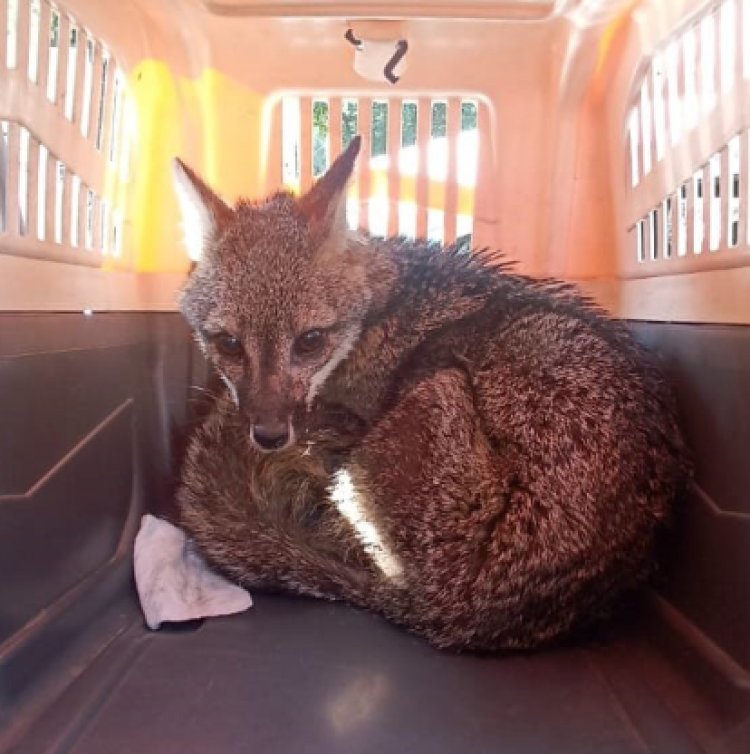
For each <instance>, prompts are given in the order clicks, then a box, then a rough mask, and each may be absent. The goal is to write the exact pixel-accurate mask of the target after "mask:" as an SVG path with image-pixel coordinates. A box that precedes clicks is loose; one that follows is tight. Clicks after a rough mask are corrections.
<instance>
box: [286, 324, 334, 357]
mask: <svg viewBox="0 0 750 754" xmlns="http://www.w3.org/2000/svg"><path fill="white" fill-rule="evenodd" d="M325 342H326V336H325V333H324V332H323V331H322V330H319V329H318V328H315V329H313V330H306V331H305V332H303V333H302V334H301V335H298V336H297V339H296V340H295V341H294V346H293V348H294V352H295V353H296V354H298V355H299V356H312V355H313V354H316V353H318V351H320V349H321V348H323V346H324V345H325Z"/></svg>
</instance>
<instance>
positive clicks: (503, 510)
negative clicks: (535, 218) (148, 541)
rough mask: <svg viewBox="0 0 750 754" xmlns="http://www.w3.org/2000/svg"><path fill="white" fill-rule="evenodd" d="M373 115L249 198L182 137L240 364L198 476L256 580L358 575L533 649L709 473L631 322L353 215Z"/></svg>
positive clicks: (211, 277)
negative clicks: (197, 164) (350, 223)
mask: <svg viewBox="0 0 750 754" xmlns="http://www.w3.org/2000/svg"><path fill="white" fill-rule="evenodd" d="M359 146H360V141H359V139H358V138H355V139H354V140H353V141H352V142H351V143H350V145H349V147H348V148H347V149H346V150H345V152H344V153H343V154H342V155H341V156H340V157H339V158H338V159H337V160H336V161H335V162H334V164H333V165H332V167H331V168H330V170H329V171H328V173H326V175H325V176H324V177H323V178H322V179H321V180H320V181H319V182H318V183H317V184H315V185H314V186H313V188H312V189H311V190H310V191H309V192H308V193H307V194H306V195H304V196H302V197H300V198H297V197H295V196H293V195H292V194H290V193H285V192H280V193H277V194H275V195H273V196H271V197H269V198H268V199H266V200H264V201H260V202H255V203H251V202H248V201H243V200H241V201H239V202H238V203H237V205H236V206H235V207H234V208H231V207H229V206H228V205H227V204H225V203H224V202H223V201H222V200H221V199H220V198H219V197H218V196H217V195H216V194H215V193H214V192H213V191H212V190H211V189H210V188H209V187H208V186H207V185H206V184H205V183H204V182H203V181H202V180H201V179H200V178H199V177H198V176H197V175H196V174H195V173H194V172H193V171H192V170H191V169H190V168H188V167H187V166H186V165H184V164H183V163H181V162H179V161H177V162H176V164H175V178H176V185H177V191H178V196H179V199H180V205H181V207H182V210H183V214H184V219H185V226H186V228H189V229H192V234H193V235H192V237H191V240H192V242H196V240H197V242H198V243H199V244H200V245H201V247H202V259H201V261H200V262H199V264H198V265H197V267H196V269H195V270H194V272H193V273H192V275H191V276H190V278H189V280H188V282H187V283H186V285H185V288H184V291H183V295H182V298H181V309H182V312H183V313H184V316H185V317H186V319H187V321H188V322H189V324H190V326H191V327H192V329H193V330H194V332H195V336H196V338H197V341H198V343H199V344H200V346H201V347H202V348H203V350H204V352H205V353H206V355H207V357H208V358H209V359H210V361H211V362H212V363H213V365H214V366H215V368H216V370H217V371H218V373H219V374H220V375H221V377H222V379H223V380H224V382H225V383H226V385H227V391H226V394H224V395H222V396H221V397H220V398H218V399H217V401H216V403H215V405H214V406H213V408H212V410H211V412H210V413H209V415H208V416H207V418H206V419H205V421H204V422H203V424H202V425H201V426H200V427H199V428H198V429H197V430H196V431H195V433H194V435H193V437H192V439H191V441H190V444H189V448H188V451H187V453H186V457H185V460H184V464H183V468H182V472H181V482H180V487H179V490H178V506H179V510H180V516H181V524H182V525H183V526H184V527H185V528H186V530H187V531H188V532H189V533H190V535H191V536H192V537H193V539H194V540H195V542H196V543H197V545H198V546H199V547H200V549H201V550H202V552H203V553H204V555H205V556H206V558H208V560H209V561H210V562H211V563H212V564H213V565H214V566H215V567H217V568H218V569H220V570H222V571H223V572H225V573H226V574H228V575H229V576H230V577H231V578H233V579H235V580H236V581H238V582H240V583H242V584H243V585H245V586H247V587H251V588H261V589H269V590H284V591H289V592H293V593H298V594H306V595H312V596H316V597H323V598H328V599H343V600H347V601H349V602H351V603H353V604H355V605H359V606H362V607H366V608H370V609H372V610H375V611H377V612H378V613H380V614H382V615H384V616H385V617H387V618H388V619H390V620H392V621H394V622H396V623H398V624H400V625H403V626H406V627H407V628H409V629H410V630H412V631H413V632H415V633H417V634H419V635H421V636H423V637H426V638H427V639H428V640H429V641H431V642H432V643H433V644H435V645H437V646H439V647H444V648H453V649H471V650H491V651H495V650H508V649H522V648H532V647H537V646H540V645H543V644H545V643H548V642H551V641H553V640H555V639H558V638H560V637H563V636H565V635H566V634H567V633H568V632H569V631H570V630H571V629H573V628H575V627H577V626H580V625H582V624H585V623H587V622H588V621H591V620H594V619H596V618H599V617H600V616H603V615H606V614H607V612H608V611H609V610H610V609H611V607H612V606H613V605H614V604H615V603H616V601H617V599H618V597H620V596H621V595H622V594H623V593H624V592H626V591H629V590H631V589H633V588H634V587H636V586H638V585H639V584H641V583H642V582H643V581H644V579H646V577H647V576H648V575H649V573H650V571H651V568H652V560H653V558H652V556H653V546H654V541H655V537H656V535H657V533H658V531H659V530H660V528H661V527H662V525H663V523H664V522H665V521H667V520H668V518H669V516H670V509H671V507H672V504H673V502H674V501H675V498H676V497H677V496H679V493H680V491H681V489H682V488H683V486H684V485H685V483H686V481H687V480H688V479H689V476H690V463H689V460H688V453H687V450H686V448H685V445H684V443H683V439H682V436H681V433H680V430H679V427H678V422H677V419H676V409H675V406H674V404H673V400H672V396H671V393H670V390H669V388H668V386H667V384H666V382H665V380H664V379H663V377H662V375H661V374H660V372H659V370H658V369H657V367H656V365H655V364H654V362H653V360H652V359H651V357H650V356H649V355H648V354H646V353H645V352H644V351H643V350H642V349H641V348H640V347H639V346H638V345H637V344H636V343H635V342H634V340H633V339H632V338H631V336H630V335H629V333H628V331H627V329H626V328H625V326H624V325H623V324H622V323H620V322H618V321H615V320H613V319H611V318H609V317H608V316H606V315H605V314H604V313H603V312H602V311H600V310H598V309H597V308H596V307H595V306H594V305H593V304H592V303H590V302H589V301H587V300H586V299H584V298H582V297H581V296H580V295H578V293H577V292H576V291H575V290H574V289H573V288H571V287H570V286H568V285H566V284H563V283H561V282H558V281H553V280H542V281H538V280H532V279H529V278H526V277H523V276H521V275H518V274H515V273H514V272H513V270H512V268H511V267H510V266H509V265H507V264H505V263H503V262H502V261H498V259H497V258H495V257H494V256H493V255H492V254H490V253H488V252H482V251H476V252H473V253H466V252H465V249H463V248H459V247H457V246H454V247H451V246H448V247H446V248H442V247H440V246H437V245H434V244H430V243H427V242H424V241H408V240H405V239H398V238H396V239H388V240H384V241H383V240H376V239H368V238H365V237H363V236H361V235H359V234H352V233H351V232H350V231H349V230H348V229H347V227H346V220H345V212H344V197H345V188H346V185H347V181H348V179H349V177H350V175H351V173H352V170H353V166H354V163H355V159H356V156H357V153H358V150H359Z"/></svg>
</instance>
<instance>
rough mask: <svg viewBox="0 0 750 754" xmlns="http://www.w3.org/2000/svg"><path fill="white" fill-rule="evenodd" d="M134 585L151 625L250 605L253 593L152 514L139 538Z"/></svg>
mask: <svg viewBox="0 0 750 754" xmlns="http://www.w3.org/2000/svg"><path fill="white" fill-rule="evenodd" d="M134 570H135V584H136V588H137V589H138V597H139V598H140V601H141V609H142V610H143V614H144V616H145V618H146V624H147V625H148V627H149V628H151V629H157V628H159V626H160V625H161V624H162V623H164V622H165V621H186V620H195V619H196V618H208V617H211V616H216V615H229V614H231V613H240V612H242V611H243V610H247V608H249V607H250V606H251V605H252V604H253V601H252V598H251V597H250V594H249V593H248V592H247V591H245V590H244V589H242V588H241V587H239V586H237V585H236V584H232V583H231V582H230V581H227V580H226V579H225V578H224V577H223V576H220V575H219V574H218V573H216V572H214V571H212V570H211V568H210V567H209V566H208V565H207V564H206V561H205V560H203V558H202V557H201V556H200V555H199V554H198V552H196V550H195V548H194V546H193V544H192V543H191V542H190V540H189V539H188V538H187V536H186V535H185V533H184V532H183V531H181V530H180V529H178V528H177V527H176V526H173V525H172V524H170V523H169V522H168V521H164V520H163V519H160V518H156V517H155V516H151V515H149V514H147V515H145V516H143V518H142V519H141V528H140V531H139V532H138V535H137V536H136V538H135V553H134Z"/></svg>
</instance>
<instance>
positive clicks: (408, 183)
mask: <svg viewBox="0 0 750 754" xmlns="http://www.w3.org/2000/svg"><path fill="white" fill-rule="evenodd" d="M481 112H482V111H481V107H480V105H479V103H478V102H477V100H475V99H473V98H460V97H448V98H445V99H434V100H433V99H428V98H417V99H403V100H401V99H383V98H380V97H372V98H368V97H361V96H343V97H322V96H320V97H318V96H312V97H310V96H296V95H286V96H284V97H282V98H281V103H280V123H281V138H280V144H281V155H280V157H281V166H280V177H281V181H282V183H283V184H284V186H286V187H287V188H288V189H290V190H292V191H295V192H304V191H306V190H308V189H309V187H310V186H311V185H312V183H313V181H314V180H315V179H316V178H318V177H320V175H322V174H323V172H324V171H325V169H326V168H327V167H328V166H329V165H330V164H331V162H332V161H333V159H335V157H336V156H337V155H338V154H339V153H340V152H341V150H342V149H344V148H345V147H346V146H347V145H348V143H349V142H350V141H351V139H352V138H353V137H354V135H355V134H361V135H362V137H363V145H362V152H361V155H360V158H359V160H358V167H357V171H356V173H357V174H356V178H355V180H353V181H352V185H351V186H350V188H349V193H348V196H347V221H348V223H349V225H350V227H352V228H362V229H363V230H366V231H368V232H369V233H370V234H372V235H373V236H376V237H388V236H394V235H401V236H406V237H411V238H429V239H432V240H435V241H445V242H448V243H452V242H454V241H456V240H457V239H460V241H461V243H462V244H469V243H470V242H471V236H472V233H473V222H474V221H473V217H474V192H475V187H476V180H477V167H478V152H479V120H480V117H481Z"/></svg>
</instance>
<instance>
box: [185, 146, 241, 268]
mask: <svg viewBox="0 0 750 754" xmlns="http://www.w3.org/2000/svg"><path fill="white" fill-rule="evenodd" d="M172 178H173V180H174V185H175V191H176V193H177V200H178V202H179V205H180V214H181V215H182V227H183V232H184V242H185V247H186V249H187V252H188V256H189V257H190V259H191V260H193V261H194V262H197V261H198V260H200V259H201V258H202V257H203V256H204V252H205V250H206V246H207V245H208V244H209V243H210V242H211V240H212V239H213V238H215V237H216V236H217V235H218V234H219V233H220V232H221V230H222V228H223V227H224V226H225V225H226V224H227V223H228V222H229V221H230V220H231V219H232V216H233V214H234V212H233V210H232V208H231V207H229V206H228V205H227V204H225V202H224V201H223V200H222V199H221V198H220V197H219V196H217V195H216V194H215V193H214V192H213V191H212V190H211V189H210V188H209V187H208V185H207V184H206V183H205V182H204V181H203V180H201V178H200V177H199V176H198V175H197V173H196V172H195V171H194V170H193V169H192V168H190V167H188V166H187V165H186V164H185V163H184V162H183V161H182V160H180V159H179V158H175V159H174V160H173V161H172Z"/></svg>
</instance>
